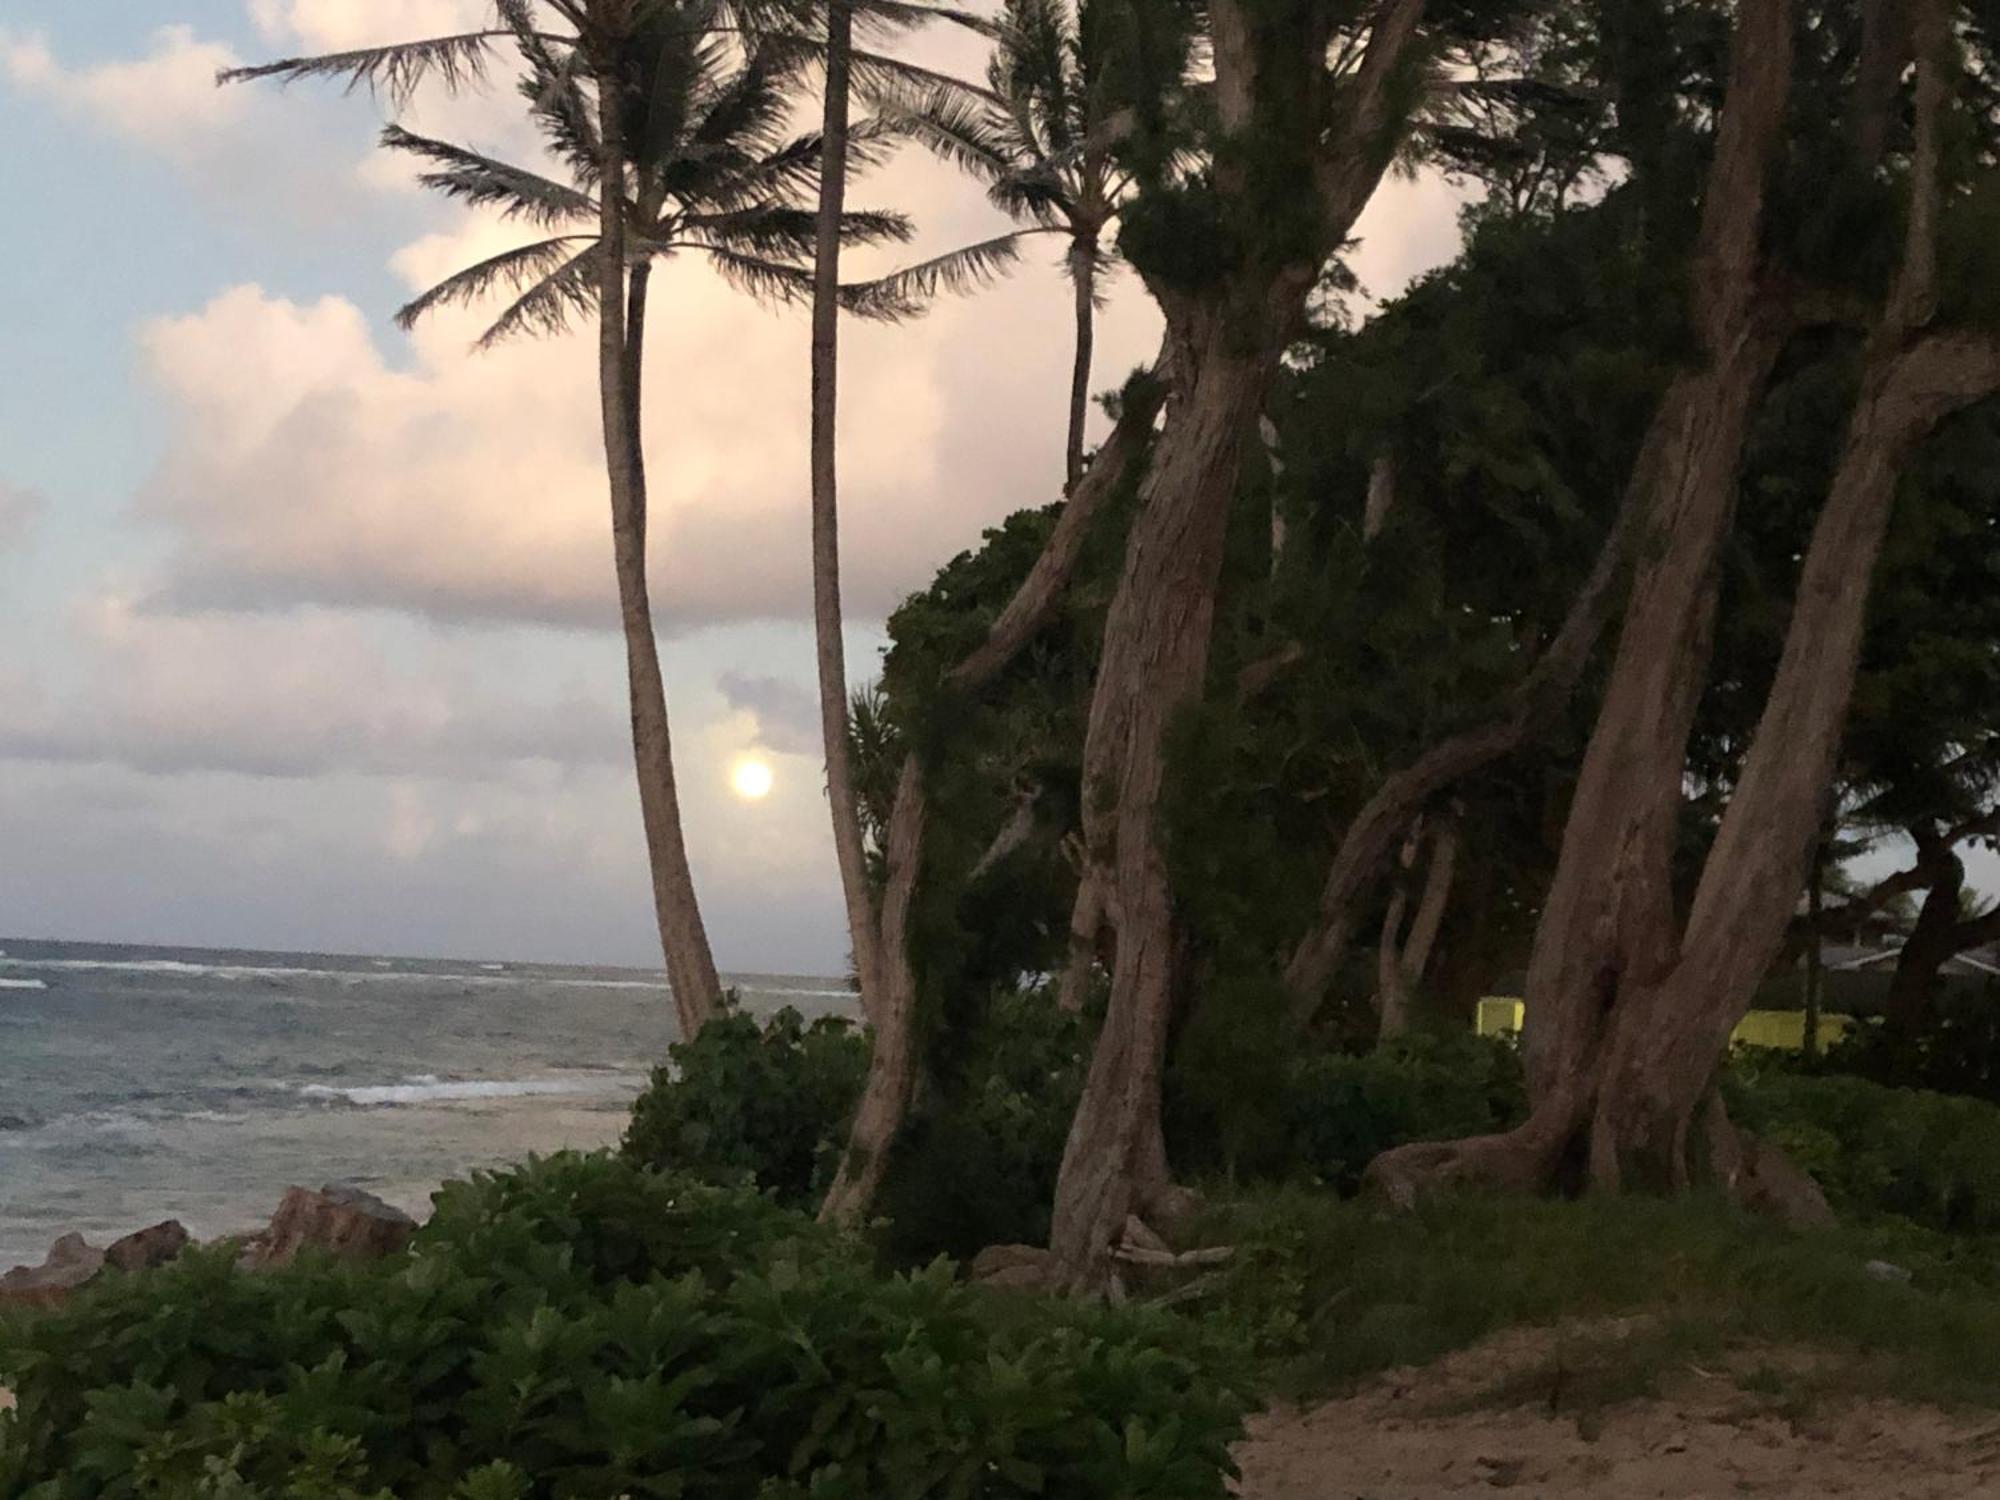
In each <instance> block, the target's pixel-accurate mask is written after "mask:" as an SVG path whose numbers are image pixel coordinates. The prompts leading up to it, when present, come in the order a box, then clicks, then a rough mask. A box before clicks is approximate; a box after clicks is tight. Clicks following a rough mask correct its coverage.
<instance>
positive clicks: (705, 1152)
mask: <svg viewBox="0 0 2000 1500" xmlns="http://www.w3.org/2000/svg"><path fill="white" fill-rule="evenodd" d="M668 1051H669V1053H670V1055H671V1057H672V1062H671V1063H670V1064H669V1065H668V1066H667V1067H664V1068H659V1069H657V1070H655V1071H654V1073H653V1078H652V1082H651V1084H650V1085H649V1086H648V1087H647V1089H646V1091H645V1092H644V1093H643V1094H641V1095H640V1096H639V1099H638V1102H637V1103H636V1104H635V1105H634V1106H633V1109H632V1123H631V1124H630V1125H629V1126H628V1127H627V1129H626V1132H625V1148H624V1149H625V1152H626V1154H627V1155H628V1156H630V1157H632V1158H633V1159H634V1160H637V1161H641V1162H644V1163H646V1164H647V1165H649V1166H653V1167H657V1168H660V1169H661V1170H663V1171H671V1172H684V1173H689V1174H692V1175H694V1176H696V1177H700V1178H702V1179H704V1180H706V1181H709V1182H722V1183H741V1182H754V1183H755V1184H756V1185H757V1186H758V1187H761V1188H763V1189H764V1190H765V1191H766V1192H769V1193H771V1194H772V1195H773V1196H775V1197H776V1198H777V1199H778V1200H779V1201H780V1202H782V1203H788V1204H792V1205H795V1206H799V1207H805V1206H809V1205H811V1204H813V1203H816V1202H818V1201H819V1198H820V1196H821V1194H822V1193H824V1191H825V1190H826V1186H827V1184H828V1183H829V1182H831V1181H832V1180H833V1169H834V1165H835V1163H836V1162H837V1160H838V1152H839V1150H840V1147H841V1145H842V1143H843V1142H844V1141H845V1140H846V1138H847V1125H848V1121H849V1120H850V1119H851V1118H852V1117H853V1114H854V1106H855V1103H856V1101H858V1100H859V1099H860V1097H861V1085H862V1083H863V1081H864V1080H865V1079H866V1078H867V1076H868V1043H867V1041H866V1039H865V1038H864V1037H863V1036H862V1034H861V1033H860V1032H859V1031H857V1030H856V1029H855V1028H854V1027H853V1026H852V1025H851V1024H849V1023H848V1022H847V1021H844V1020H842V1019H840V1018H838V1017H835V1016H822V1017H820V1018H819V1019H818V1020H816V1021H813V1022H812V1023H811V1024H807V1022H806V1020H805V1018H804V1017H803V1016H801V1015H800V1014H799V1013H798V1012H797V1011H796V1010H793V1009H791V1008H790V1007H786V1008H785V1009H784V1010H781V1011H779V1012H778V1013H777V1014H776V1015H775V1016H773V1017H771V1019H770V1020H769V1021H768V1022H766V1023H764V1024H763V1025H762V1026H759V1025H758V1023H757V1022H756V1020H755V1019H753V1018H752V1017H750V1016H747V1015H744V1014H741V1013H740V1012H739V1013H737V1014H734V1015H728V1016H722V1017H719V1018H717V1019H716V1020H713V1021H710V1022H709V1023H708V1024H707V1025H706V1026H704V1027H702V1029H701V1034H700V1035H699V1036H697V1037H696V1038H695V1039H694V1040H693V1041H691V1042H677V1043H675V1044H674V1045H673V1046H672V1047H671V1048H669V1049H668Z"/></svg>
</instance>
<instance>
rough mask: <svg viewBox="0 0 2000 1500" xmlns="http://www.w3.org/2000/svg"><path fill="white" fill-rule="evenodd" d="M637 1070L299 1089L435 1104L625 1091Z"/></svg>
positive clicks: (639, 1081) (641, 1081) (641, 1082)
mask: <svg viewBox="0 0 2000 1500" xmlns="http://www.w3.org/2000/svg"><path fill="white" fill-rule="evenodd" d="M645 1083H646V1080H645V1078H644V1077H642V1076H641V1075H639V1074H637V1073H607V1074H603V1075H601V1076H599V1077H596V1078H480V1079H466V1080H461V1081H459V1082H455V1083H441V1082H439V1081H438V1080H437V1079H436V1078H434V1077H431V1076H429V1075H425V1076H424V1077H422V1078H420V1079H417V1080H412V1081H407V1082H404V1083H380V1084H363V1085H361V1086H359V1087H355V1088H340V1087H336V1086H334V1085H332V1084H325V1083H309V1084H306V1085H305V1086H304V1087H303V1088H301V1089H300V1090H299V1092H300V1093H301V1094H304V1095H306V1096H307V1097H309V1098H314V1099H345V1100H346V1101H347V1102H348V1103H349V1104H435V1103H440V1102H449V1101H451V1100H463V1099H519V1098H526V1097H530V1096H533V1095H560V1094H623V1093H630V1092H632V1091H633V1090H635V1089H639V1088H643V1087H644V1086H645Z"/></svg>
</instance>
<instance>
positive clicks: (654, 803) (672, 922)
mask: <svg viewBox="0 0 2000 1500" xmlns="http://www.w3.org/2000/svg"><path fill="white" fill-rule="evenodd" d="M602 128H603V135H604V152H605V162H606V170H605V173H604V178H605V184H606V185H605V188H604V190H603V191H602V193H601V195H600V196H601V197H602V199H603V206H602V209H601V213H600V224H599V243H600V247H601V252H602V253H601V255H600V259H599V266H598V371H597V373H598V394H599V399H600V405H601V408H602V413H603V426H604V461H605V473H606V475H607V477H608V479H609V484H610V492H611V537H612V552H613V558H614V561H615V565H616V572H617V578H618V615H619V623H620V625H621V626H622V628H623V630H624V636H625V666H626V679H627V685H628V688H629V690H630V698H631V710H632V755H633V761H634V766H635V769H636V771H637V775H638V781H639V811H640V816H641V820H642V822H643V824H644V826H645V831H646V855H647V863H648V865H649V867H650V869H651V872H652V881H653V913H654V917H655V919H656V921H657V923H658V926H659V933H660V947H661V950H662V956H663V958H664V959H665V962H666V970H667V983H668V985H669V986H670V987H671V988H672V990H673V997H674V1014H675V1017H676V1019H677V1020H678V1022H679V1025H680V1034H681V1036H682V1037H683V1038H684V1039H692V1038H693V1037H694V1035H695V1034H696V1033H697V1032H699V1031H700V1030H701V1028H702V1025H703V1023H705V1022H706V1021H707V1020H708V1019H709V1018H710V1017H712V1016H715V1015H717V1014H719V1013H720V1012H721V1010H722V1006H723V997H722V982H721V980H720V978H719V977H718V976H717V974H716V972H715V958H714V955H713V954H712V953H711V951H710V949H709V946H708V932H707V929H706V928H705V927H704V926H703V924H702V919H701V905H700V903H699V901H698V900H697V899H696V897H695V889H694V872H693V870H692V869H691V868H690V866H689V864H688V856H687V842H686V840H685V838H684V837H683V835H682V832H681V811H680V793H679V788H678V786H677V784H676V782H675V779H674V756H673V740H672V736H671V735H670V733H669V729H668V721H667V698H666V688H665V684H664V682H663V680H662V677H661V673H660V652H659V643H658V641H657V640H656V639H655V637H654V634H653V612H652V602H651V599H650V596H649V594H648V584H647V578H646V467H645V457H644V444H643V439H642V437H641V432H640V413H641V411H642V409H643V408H642V405H641V400H640V397H641V384H640V370H641V363H642V360H643V358H644V353H645V314H646V285H647V275H648V270H649V268H648V266H647V265H646V263H645V262H643V261H642V262H640V263H639V264H638V265H637V266H635V267H633V268H632V271H631V275H630V284H629V291H628V285H627V276H626V270H625V250H624V247H625V224H624V199H623V192H624V187H623V184H624V178H625V169H624V157H623V145H622V141H621V139H620V136H619V131H618V120H617V110H616V107H615V97H614V99H613V101H612V103H611V104H610V105H607V107H606V108H604V110H603V111H602ZM628 297H629V305H628Z"/></svg>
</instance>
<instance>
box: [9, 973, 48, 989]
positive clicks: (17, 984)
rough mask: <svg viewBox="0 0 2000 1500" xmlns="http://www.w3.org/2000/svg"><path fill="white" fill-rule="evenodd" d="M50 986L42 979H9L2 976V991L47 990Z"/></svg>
mask: <svg viewBox="0 0 2000 1500" xmlns="http://www.w3.org/2000/svg"><path fill="white" fill-rule="evenodd" d="M47 988H48V984H47V982H46V981H44V980H40V979H8V978H6V977H5V976H0V990H45V989H47Z"/></svg>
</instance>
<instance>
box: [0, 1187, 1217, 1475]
mask: <svg viewBox="0 0 2000 1500" xmlns="http://www.w3.org/2000/svg"><path fill="white" fill-rule="evenodd" d="M1229 1365H1230V1360H1229V1358H1228V1357H1227V1351H1226V1349H1224V1348H1223V1347H1222V1346H1221V1345H1219V1344H1217V1343H1216V1342H1215V1341H1214V1340H1212V1339H1207V1338H1204V1337H1202V1336H1200V1335H1198V1334H1197V1333H1196V1332H1195V1331H1194V1330H1193V1329H1192V1328H1191V1327H1189V1326H1188V1325H1185V1324H1179V1323H1176V1322H1175V1321H1173V1320H1172V1319H1170V1318H1168V1317H1166V1316H1164V1315H1161V1314H1157V1313H1153V1314H1149V1313H1145V1312H1142V1311H1137V1310H1130V1311H1112V1310H1104V1309H1093V1308H1090V1307H1087V1306H1082V1305H1078V1304H1059V1305H1044V1304H1041V1303H1022V1302H1017V1301H1012V1300H1007V1301H1002V1300H997V1299H994V1298H992V1297H990V1296H989V1295H987V1294H984V1293H981V1292H979V1291H978V1290H976V1289H974V1288H970V1287H966V1286H963V1285H960V1284H958V1283H957V1282H956V1281H955V1280H954V1279H953V1275H952V1272H951V1268H950V1267H949V1265H944V1264H940V1265H938V1266H936V1267H933V1268H931V1269H929V1270H927V1271H923V1272H920V1273H917V1274H914V1275H908V1276H897V1277H889V1278H884V1277H881V1276H879V1275H877V1274H876V1273H875V1271H874V1270H873V1269H872V1266H871V1265H870V1263H869V1260H868V1257H866V1256H865V1255H864V1254H862V1253H861V1252H860V1250H859V1248H858V1247H857V1246H855V1245H854V1244H853V1243H852V1242H849V1241H845V1240H841V1239H839V1238H837V1237H834V1236H832V1235H831V1234H830V1233H827V1232H822V1231H820V1230H818V1229H817V1228H816V1227H815V1226H814V1225H813V1224H812V1223H811V1222H810V1221H809V1220H807V1219H805V1218H804V1217H802V1216H800V1215H797V1214H794V1213H790V1212H787V1211H785V1210H782V1209H779V1208H776V1207H775V1206H773V1205H772V1204H771V1203H770V1202H769V1201H768V1200H766V1199H763V1198H760V1197H758V1196H757V1195H755V1194H753V1193H751V1192H748V1191H747V1190H742V1189H717V1188H711V1187H707V1186H704V1185H702V1184H698V1183H693V1182H689V1181H687V1180H686V1179H673V1178H667V1177H663V1176H659V1175H656V1174H654V1173H651V1172H649V1171H647V1170H645V1169H643V1168H641V1167H639V1166H637V1165H635V1164H633V1163H631V1162H629V1161H625V1160H622V1159H619V1158H615V1157H605V1156H598V1157H562V1158H556V1159H553V1160H550V1161H545V1162H538V1163H531V1164H529V1165H528V1166H527V1167H524V1168H521V1169H517V1170H515V1171H512V1172H506V1173H500V1174H493V1175H488V1176H484V1177H481V1178H479V1179H478V1180H476V1181H475V1182H474V1183H472V1184H470V1185H460V1186H457V1187H454V1188H452V1189H450V1190H448V1191H447V1192H446V1193H445V1194H444V1195H442V1197H441V1200H440V1204H439V1213H438V1217H437V1219H436V1220H435V1221H433V1223H432V1224H430V1225H428V1226H426V1228H425V1229H424V1230H423V1231H422V1232H421V1233H420V1234H419V1235H418V1237H417V1240H416V1243H415V1244H414V1246H413V1247H412V1249H411V1250H410V1252H409V1253H407V1254H406V1255H402V1256H397V1257H394V1258H392V1259H390V1260H388V1261H385V1262H379V1263H376V1264H373V1265H368V1266H362V1267H347V1268H341V1267H333V1266H327V1265H318V1264H303V1265H300V1266H296V1267H292V1268H288V1269H285V1270H282V1271H275V1272H269V1273H263V1274H257V1275H245V1274H240V1273H237V1272H236V1271H234V1270H233V1269H232V1268H231V1267H230V1266H229V1264H228V1263H227V1260H226V1258H225V1257H223V1256H221V1255H219V1254H216V1253H210V1252H204V1253H197V1254H193V1255H190V1256H187V1257H185V1258H183V1259H182V1260H181V1261H179V1262H176V1263H175V1264H174V1265H172V1266H170V1267H168V1268H166V1269H165V1270H163V1271H160V1272H157V1273H153V1274H150V1275H146V1276H140V1277H132V1278H114V1279H112V1280H110V1281H107V1282H105V1283H103V1284H102V1285H100V1286H94V1287H93V1288H92V1289H90V1290H89V1291H88V1292H86V1293H84V1294H81V1295H80V1296H78V1297H77V1298H76V1299H74V1300H73V1301H72V1302H71V1303H70V1304H69V1305H67V1306H66V1307H64V1308H63V1309H61V1310H59V1311H57V1312H54V1313H50V1314H45V1315H42V1316H38V1317H34V1318H30V1319H23V1320H19V1321H16V1322H14V1323H12V1324H9V1325H7V1326H6V1328H5V1330H4V1333H3V1334H0V1379H4V1380H5V1381H6V1382H7V1383H8V1384H9V1385H11V1386H13V1387H14V1388H15V1390H16V1392H17V1394H18V1397H19V1400H20V1406H19V1410H18V1411H17V1412H16V1413H15V1414H14V1415H13V1416H12V1417H10V1418H6V1419H0V1493H5V1494H7V1495H8V1496H10V1497H11V1496H22V1497H32V1500H69V1497H84V1496H101V1495H102V1496H109V1495H122V1496H138V1497H150V1496H159V1497H176V1500H178V1497H186V1496H212V1497H216V1500H221V1497H232V1500H234V1497H242V1500H250V1497H287V1500H354V1497H364V1496H366V1497H373V1496H375V1495H377V1494H381V1495H394V1496H396V1497H398V1500H432V1497H436V1500H443V1497H463V1500H503V1497H504V1500H525V1497H530V1496H533V1497H543V1496H548V1497H555V1496H562V1497H578V1500H581V1497H604V1500H611V1497H614V1496H625V1495H631V1496H641V1495H650V1496H677V1497H689V1500H700V1497H716V1500H721V1497H730V1500H737V1497H741V1500H752V1497H759V1500H769V1497H771V1496H799V1497H805V1496H812V1497H840V1500H847V1497H853V1500H861V1497H871V1500H872V1497H876V1496H898V1497H900V1496H908V1497H912V1500H914V1497H919V1496H981V1497H994V1500H1000V1497H1011V1496H1026V1495H1031V1494H1033V1495H1041V1494H1050V1495H1067V1496H1077V1497H1091V1496H1105V1497H1111V1496H1119V1497H1139V1496H1148V1497H1151V1496H1159V1497H1183V1496H1184V1497H1188V1500H1197V1497H1210V1496H1213V1497H1220V1496H1222V1495H1223V1494H1224V1485H1225V1476H1226V1475H1227V1473H1228V1472H1229V1462H1228V1455H1227V1445H1228V1443H1229V1442H1230V1441H1231V1440H1232V1439H1233V1438H1234V1437H1235V1436H1236V1434H1237V1432H1238V1422H1239V1418H1240V1414H1241V1411H1242V1408H1243V1405H1244V1402H1243V1400H1242V1399H1241V1398H1240V1397H1239V1396H1237V1395H1236V1394H1235V1393H1234V1385H1233V1383H1232V1382H1231V1381H1229V1380H1228V1379H1226V1378H1223V1372H1226V1370H1227V1369H1228V1367H1229Z"/></svg>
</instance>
